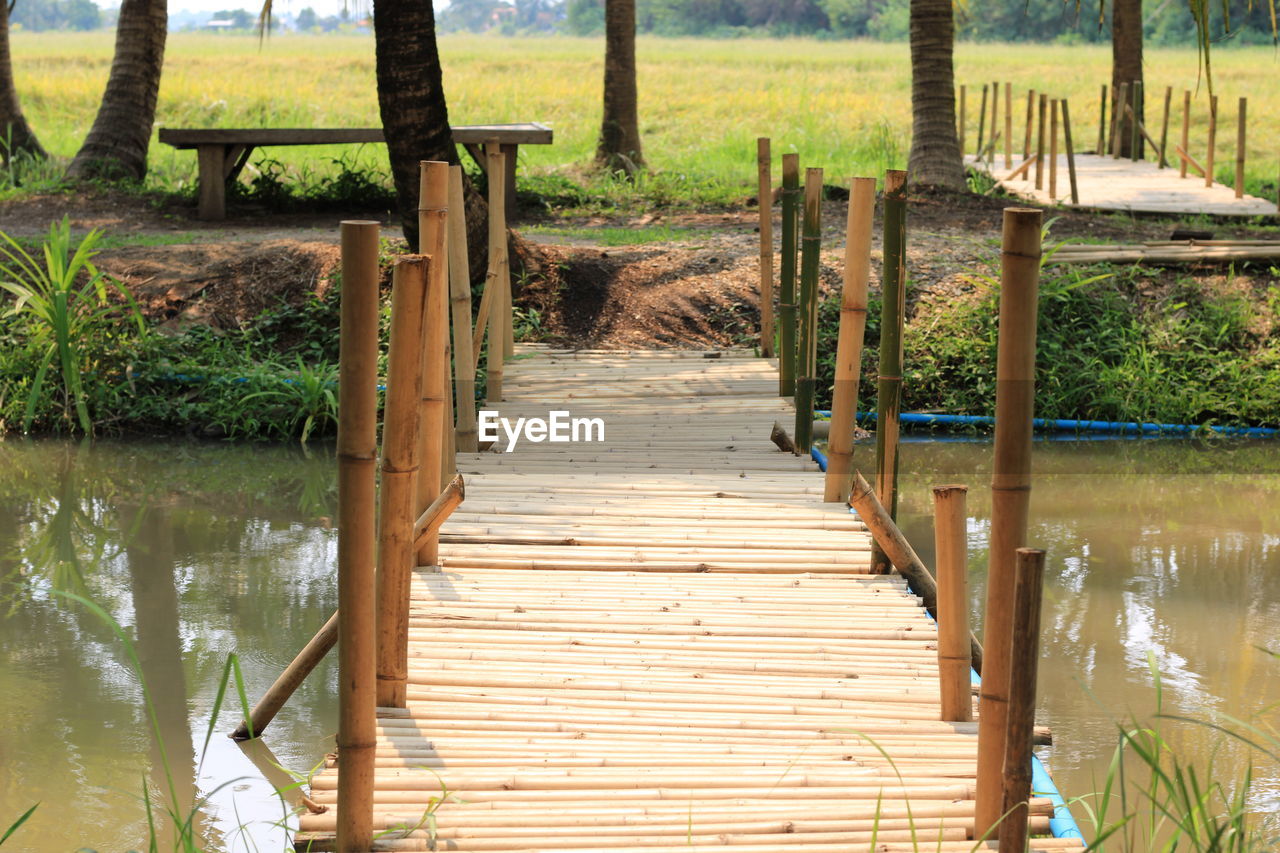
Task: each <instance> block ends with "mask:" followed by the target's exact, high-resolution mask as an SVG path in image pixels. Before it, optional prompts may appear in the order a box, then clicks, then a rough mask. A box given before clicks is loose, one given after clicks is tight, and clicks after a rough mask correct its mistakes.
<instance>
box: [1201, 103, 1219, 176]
mask: <svg viewBox="0 0 1280 853" xmlns="http://www.w3.org/2000/svg"><path fill="white" fill-rule="evenodd" d="M1217 147H1218V96H1217V95H1210V96H1209V153H1208V155H1207V159H1206V160H1205V161H1204V185H1205V186H1206V187H1211V186H1213V155H1214V153H1215V151H1214V150H1215V149H1216V148H1217Z"/></svg>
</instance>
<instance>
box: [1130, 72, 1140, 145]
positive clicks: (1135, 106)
mask: <svg viewBox="0 0 1280 853" xmlns="http://www.w3.org/2000/svg"><path fill="white" fill-rule="evenodd" d="M1129 100H1130V101H1131V103H1130V105H1129V109H1130V110H1132V112H1131V113H1129V120H1130V121H1131V122H1132V124H1131V125H1130V126H1129V159H1131V160H1133V161H1134V162H1135V163H1136V162H1137V161H1139V160H1141V159H1142V137H1141V136H1140V135H1139V134H1138V123H1139V122H1140V121H1141V120H1142V118H1143V110H1142V104H1143V100H1142V81H1141V80H1134V81H1133V85H1132V86H1130V87H1129Z"/></svg>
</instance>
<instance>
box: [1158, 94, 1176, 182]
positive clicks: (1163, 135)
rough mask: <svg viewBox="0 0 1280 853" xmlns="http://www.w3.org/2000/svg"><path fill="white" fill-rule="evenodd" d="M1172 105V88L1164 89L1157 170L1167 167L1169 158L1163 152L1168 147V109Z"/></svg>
mask: <svg viewBox="0 0 1280 853" xmlns="http://www.w3.org/2000/svg"><path fill="white" fill-rule="evenodd" d="M1172 103H1173V87H1172V86H1165V87H1164V118H1163V119H1161V121H1160V161H1159V168H1161V169H1164V168H1167V167H1168V165H1169V158H1168V157H1166V156H1165V153H1164V152H1165V151H1167V150H1168V146H1169V107H1170V105H1171V104H1172Z"/></svg>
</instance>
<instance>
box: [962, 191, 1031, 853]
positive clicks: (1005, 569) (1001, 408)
mask: <svg viewBox="0 0 1280 853" xmlns="http://www.w3.org/2000/svg"><path fill="white" fill-rule="evenodd" d="M1040 224H1041V213H1040V211H1038V210H1031V209H1027V208H1007V209H1006V210H1005V212H1004V235H1003V252H1002V256H1001V276H1000V325H999V329H1000V335H999V342H998V344H997V356H996V359H997V362H996V436H995V454H994V466H993V467H994V471H993V474H992V479H991V534H990V548H989V556H988V569H987V611H986V621H985V627H984V638H983V647H984V649H985V658H984V661H983V671H982V686H981V690H980V700H979V702H980V704H979V709H978V782H977V803H976V805H975V811H974V815H975V832H976V834H977V835H978V836H981V835H983V834H985V833H987V832H989V831H990V830H991V829H992V828H993V827H995V826H996V824H997V822H998V821H999V819H1000V815H1001V808H1002V806H1003V802H1004V798H1003V796H1002V793H1001V770H1002V766H1003V761H1004V742H1005V725H1006V721H1007V719H1008V701H1009V653H1010V640H1011V637H1012V631H1013V614H1012V606H1013V601H1012V599H1013V592H1014V588H1013V586H1014V578H1015V574H1014V561H1015V557H1016V551H1017V549H1018V548H1021V547H1022V546H1023V545H1024V544H1025V540H1026V532H1027V513H1028V507H1029V503H1030V497H1031V427H1032V418H1033V417H1034V414H1035V363H1036V310H1037V308H1036V306H1037V299H1038V291H1039V281H1040Z"/></svg>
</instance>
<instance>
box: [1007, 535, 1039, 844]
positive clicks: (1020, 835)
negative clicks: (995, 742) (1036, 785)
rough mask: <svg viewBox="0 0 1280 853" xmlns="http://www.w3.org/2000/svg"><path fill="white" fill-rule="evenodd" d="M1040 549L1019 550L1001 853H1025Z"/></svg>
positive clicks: (1036, 645) (1033, 712)
mask: <svg viewBox="0 0 1280 853" xmlns="http://www.w3.org/2000/svg"><path fill="white" fill-rule="evenodd" d="M1043 586H1044V551H1038V550H1036V549H1034V548H1019V549H1018V551H1017V583H1016V586H1015V590H1016V591H1015V593H1014V611H1013V633H1012V636H1011V640H1012V646H1013V658H1012V666H1011V668H1010V671H1009V723H1008V728H1007V730H1006V737H1005V747H1004V801H1003V804H1002V807H1001V814H1003V815H1004V820H1003V822H1002V823H1001V824H1000V830H999V832H1000V853H1026V849H1027V822H1028V819H1029V817H1030V799H1031V754H1032V753H1031V746H1032V745H1031V740H1032V735H1033V733H1034V730H1035V724H1036V675H1037V672H1036V670H1037V669H1038V667H1037V660H1038V657H1039V653H1040V601H1041V590H1042V589H1043Z"/></svg>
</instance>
